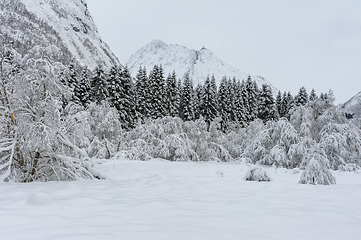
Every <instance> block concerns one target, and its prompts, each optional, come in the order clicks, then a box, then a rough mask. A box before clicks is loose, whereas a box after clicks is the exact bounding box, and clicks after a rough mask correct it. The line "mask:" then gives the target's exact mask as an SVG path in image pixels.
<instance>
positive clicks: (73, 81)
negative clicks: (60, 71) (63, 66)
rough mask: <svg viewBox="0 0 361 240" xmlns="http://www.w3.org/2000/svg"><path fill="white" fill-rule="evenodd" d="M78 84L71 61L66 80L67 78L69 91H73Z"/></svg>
mask: <svg viewBox="0 0 361 240" xmlns="http://www.w3.org/2000/svg"><path fill="white" fill-rule="evenodd" d="M77 83H78V74H77V72H76V68H75V62H74V61H73V60H72V61H70V64H69V68H68V78H67V86H68V87H70V89H72V90H74V88H75V85H76V84H77Z"/></svg>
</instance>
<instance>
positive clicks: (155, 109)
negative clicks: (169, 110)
mask: <svg viewBox="0 0 361 240" xmlns="http://www.w3.org/2000/svg"><path fill="white" fill-rule="evenodd" d="M149 88H150V93H151V95H150V108H149V113H150V117H151V118H153V119H157V118H161V117H164V116H165V115H166V106H165V105H166V101H165V99H166V97H165V79H164V73H163V68H162V66H158V65H155V66H154V67H153V70H152V71H151V72H150V74H149Z"/></svg>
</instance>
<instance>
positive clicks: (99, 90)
mask: <svg viewBox="0 0 361 240" xmlns="http://www.w3.org/2000/svg"><path fill="white" fill-rule="evenodd" d="M106 78H107V77H106V75H105V73H104V70H103V67H102V66H100V65H99V66H97V67H96V68H95V70H94V72H93V76H92V78H91V80H90V87H91V93H92V101H93V102H96V103H98V104H100V103H101V102H102V101H103V100H106V99H107V98H108V96H109V93H108V84H107V79H106Z"/></svg>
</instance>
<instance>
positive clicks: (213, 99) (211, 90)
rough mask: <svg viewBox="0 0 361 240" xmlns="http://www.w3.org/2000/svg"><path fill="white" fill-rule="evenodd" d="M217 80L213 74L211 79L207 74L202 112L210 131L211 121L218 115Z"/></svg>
mask: <svg viewBox="0 0 361 240" xmlns="http://www.w3.org/2000/svg"><path fill="white" fill-rule="evenodd" d="M215 82H216V80H215V77H214V75H212V78H211V79H209V76H207V79H206V82H205V83H204V91H203V93H204V94H203V99H202V107H201V114H202V116H203V118H204V120H205V122H206V123H207V131H209V127H210V125H211V122H212V121H213V120H214V119H215V118H216V117H217V115H218V111H217V109H218V106H217V105H218V104H217V86H216V83H215Z"/></svg>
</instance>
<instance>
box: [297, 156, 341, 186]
mask: <svg viewBox="0 0 361 240" xmlns="http://www.w3.org/2000/svg"><path fill="white" fill-rule="evenodd" d="M300 183H302V184H314V185H317V184H319V185H330V184H336V179H335V177H334V176H333V175H332V174H331V173H330V170H329V167H328V161H327V159H326V158H325V157H324V156H322V155H321V154H319V153H316V152H315V153H314V154H313V155H312V157H311V159H310V160H309V162H308V163H307V166H306V168H305V171H304V172H303V173H302V175H301V178H300Z"/></svg>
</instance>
